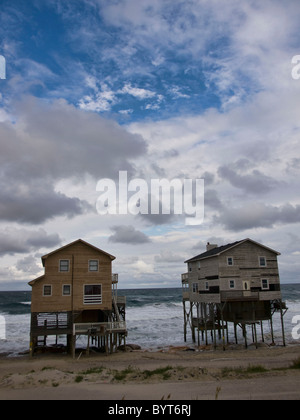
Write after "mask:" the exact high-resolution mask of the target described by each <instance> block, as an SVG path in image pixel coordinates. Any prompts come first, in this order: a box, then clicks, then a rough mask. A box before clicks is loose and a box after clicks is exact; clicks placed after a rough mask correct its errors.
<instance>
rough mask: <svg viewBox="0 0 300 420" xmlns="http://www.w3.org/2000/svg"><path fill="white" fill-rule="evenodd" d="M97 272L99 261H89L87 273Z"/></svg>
mask: <svg viewBox="0 0 300 420" xmlns="http://www.w3.org/2000/svg"><path fill="white" fill-rule="evenodd" d="M98 270H99V261H98V260H89V271H98Z"/></svg>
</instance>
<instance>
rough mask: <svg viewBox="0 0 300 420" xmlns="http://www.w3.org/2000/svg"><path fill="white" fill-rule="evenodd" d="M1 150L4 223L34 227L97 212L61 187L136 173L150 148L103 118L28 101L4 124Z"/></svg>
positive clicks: (0, 130)
mask: <svg viewBox="0 0 300 420" xmlns="http://www.w3.org/2000/svg"><path fill="white" fill-rule="evenodd" d="M0 150H1V153H0V165H1V167H0V176H1V181H0V187H1V191H0V219H2V220H9V221H17V222H27V223H33V224H34V223H41V222H44V221H45V220H47V219H50V218H52V217H55V216H62V215H66V216H68V217H72V216H75V215H78V214H83V213H85V212H87V211H92V208H91V206H89V205H88V204H87V202H86V201H84V200H82V199H80V197H68V196H66V195H65V194H63V193H60V192H57V191H56V190H55V184H56V182H58V181H60V180H63V179H72V180H74V181H75V182H76V183H78V182H80V181H81V180H82V179H84V177H85V176H86V175H87V174H89V175H91V176H92V177H93V178H94V179H95V180H97V179H99V178H102V177H106V178H107V177H109V178H116V177H117V175H118V172H119V171H120V170H127V171H128V172H129V173H133V171H134V169H133V166H132V164H131V162H130V160H131V159H134V158H135V157H138V156H140V155H141V154H143V153H145V152H146V146H145V143H144V141H143V140H142V138H141V137H140V136H136V135H132V134H129V133H128V132H126V131H125V130H124V129H123V128H121V127H120V126H119V125H118V124H117V123H115V122H113V121H109V120H105V119H104V118H102V117H100V116H99V115H98V114H94V113H88V112H85V111H81V110H78V109H76V108H75V107H73V106H71V105H68V104H67V103H66V101H64V100H60V101H56V102H54V103H52V104H49V103H47V102H44V101H41V100H38V99H35V98H32V97H27V98H25V99H24V100H23V101H22V102H19V103H17V104H16V105H15V121H14V122H12V121H5V122H2V123H0Z"/></svg>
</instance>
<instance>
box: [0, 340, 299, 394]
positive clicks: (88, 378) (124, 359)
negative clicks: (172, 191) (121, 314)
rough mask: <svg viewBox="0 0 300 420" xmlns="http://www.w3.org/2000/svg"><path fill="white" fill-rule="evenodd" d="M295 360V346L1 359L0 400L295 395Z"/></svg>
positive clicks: (297, 376) (296, 375) (183, 348)
mask: <svg viewBox="0 0 300 420" xmlns="http://www.w3.org/2000/svg"><path fill="white" fill-rule="evenodd" d="M296 361H297V362H298V365H297V367H298V368H296V363H295V362H296ZM299 361H300V346H299V345H290V346H288V347H282V346H274V347H269V346H267V345H263V346H262V347H259V348H258V349H255V347H254V346H250V347H249V349H247V350H246V349H244V348H243V347H232V348H229V349H227V350H226V351H223V350H222V349H217V350H216V351H213V350H211V349H210V348H209V347H206V348H200V349H199V350H197V351H193V350H191V349H189V348H185V347H172V346H171V347H169V348H167V349H163V350H160V351H156V352H150V351H144V350H136V351H131V352H126V353H124V352H118V353H115V354H112V355H108V356H107V355H105V354H97V353H91V354H90V356H89V357H87V356H86V355H84V354H82V355H81V356H80V357H79V355H78V356H77V358H76V359H74V360H73V359H72V358H71V357H70V356H67V355H64V354H51V355H50V354H40V355H38V356H35V357H34V358H30V357H29V356H21V357H15V358H7V357H2V358H1V359H0V400H20V399H21V400H24V399H26V400H39V399H40V400H45V399H46V400H78V399H82V400H122V399H123V400H161V399H164V400H166V399H168V400H216V399H218V400H222V399H227V400H228V399H229V400H236V399H267V400H270V399H300V386H299V385H300V369H299ZM292 366H293V367H294V368H291V367H292Z"/></svg>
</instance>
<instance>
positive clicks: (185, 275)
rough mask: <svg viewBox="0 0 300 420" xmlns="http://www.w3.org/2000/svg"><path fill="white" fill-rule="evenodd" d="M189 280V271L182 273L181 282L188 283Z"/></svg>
mask: <svg viewBox="0 0 300 420" xmlns="http://www.w3.org/2000/svg"><path fill="white" fill-rule="evenodd" d="M188 282H189V273H184V274H181V283H182V284H188Z"/></svg>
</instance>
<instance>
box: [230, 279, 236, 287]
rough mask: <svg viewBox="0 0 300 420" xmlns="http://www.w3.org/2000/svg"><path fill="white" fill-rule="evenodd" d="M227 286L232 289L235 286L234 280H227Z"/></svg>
mask: <svg viewBox="0 0 300 420" xmlns="http://www.w3.org/2000/svg"><path fill="white" fill-rule="evenodd" d="M229 288H230V289H234V288H235V281H234V280H229Z"/></svg>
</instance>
